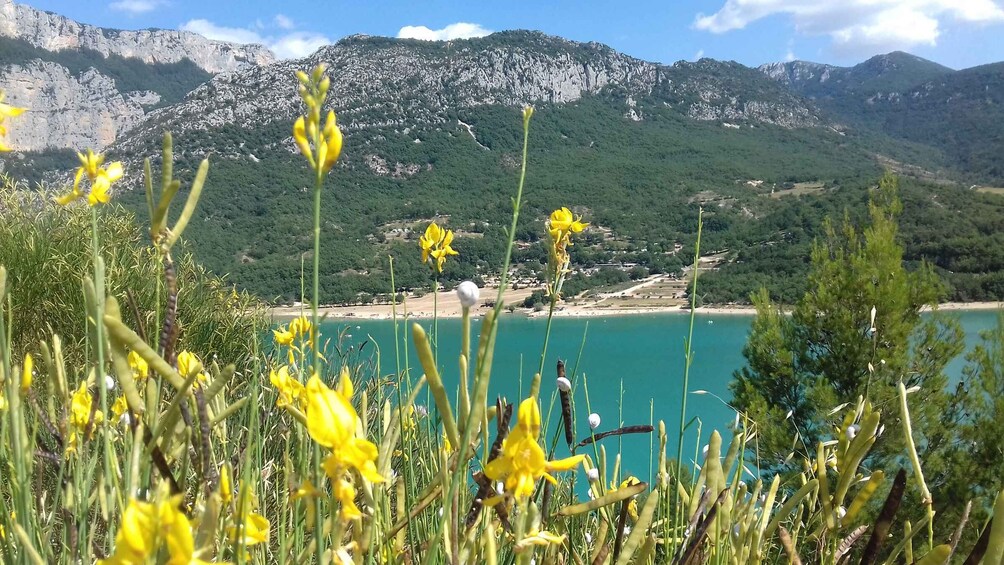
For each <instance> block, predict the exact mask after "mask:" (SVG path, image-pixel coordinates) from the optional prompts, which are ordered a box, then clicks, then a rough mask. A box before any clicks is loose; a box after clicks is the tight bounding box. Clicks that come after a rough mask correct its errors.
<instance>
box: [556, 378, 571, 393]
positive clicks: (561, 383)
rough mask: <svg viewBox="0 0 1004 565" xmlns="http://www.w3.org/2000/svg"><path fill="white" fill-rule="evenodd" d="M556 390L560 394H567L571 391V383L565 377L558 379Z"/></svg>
mask: <svg viewBox="0 0 1004 565" xmlns="http://www.w3.org/2000/svg"><path fill="white" fill-rule="evenodd" d="M557 382H558V390H560V391H561V392H568V391H570V390H572V383H571V381H569V380H568V379H566V378H565V377H558V381H557Z"/></svg>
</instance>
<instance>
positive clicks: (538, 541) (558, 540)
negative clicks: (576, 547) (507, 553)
mask: <svg viewBox="0 0 1004 565" xmlns="http://www.w3.org/2000/svg"><path fill="white" fill-rule="evenodd" d="M562 543H565V536H563V535H562V536H559V535H557V534H553V533H551V532H549V531H547V530H540V529H539V528H538V527H534V528H532V529H531V530H530V531H529V532H527V534H526V537H524V538H523V539H521V540H519V541H518V542H516V551H523V550H525V549H527V548H529V547H531V546H535V545H539V546H544V545H551V544H554V545H561V544H562Z"/></svg>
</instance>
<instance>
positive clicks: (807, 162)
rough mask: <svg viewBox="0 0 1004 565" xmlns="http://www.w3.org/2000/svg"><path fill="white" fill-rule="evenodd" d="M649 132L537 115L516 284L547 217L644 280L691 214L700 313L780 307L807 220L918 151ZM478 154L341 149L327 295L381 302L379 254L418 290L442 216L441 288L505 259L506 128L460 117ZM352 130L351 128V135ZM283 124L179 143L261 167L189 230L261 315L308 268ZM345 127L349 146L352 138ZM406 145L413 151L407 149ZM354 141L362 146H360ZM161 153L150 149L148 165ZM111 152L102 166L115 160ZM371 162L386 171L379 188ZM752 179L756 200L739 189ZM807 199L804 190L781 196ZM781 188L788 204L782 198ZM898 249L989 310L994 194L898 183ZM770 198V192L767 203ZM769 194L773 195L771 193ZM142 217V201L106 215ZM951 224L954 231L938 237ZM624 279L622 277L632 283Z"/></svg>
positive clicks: (248, 170) (662, 266)
mask: <svg viewBox="0 0 1004 565" xmlns="http://www.w3.org/2000/svg"><path fill="white" fill-rule="evenodd" d="M646 107H648V108H651V109H650V110H648V111H647V113H646V116H645V119H644V120H643V121H641V122H630V121H627V120H624V119H623V117H622V115H621V114H622V108H623V106H620V105H619V104H618V101H617V99H616V98H615V97H614V96H613V95H612V94H611V95H610V96H602V95H601V96H595V97H586V98H584V99H582V100H581V101H579V102H577V103H572V104H567V105H562V106H552V105H547V106H543V107H541V108H539V109H538V112H537V114H536V115H535V120H534V125H533V130H532V131H531V138H530V154H529V164H528V180H527V187H528V197H527V200H526V204H525V209H524V213H523V214H522V215H521V217H520V224H519V226H518V228H517V234H516V238H517V241H518V242H521V243H522V245H520V246H519V247H518V248H517V250H516V252H515V253H516V257H515V259H516V261H517V263H518V264H521V265H522V269H523V270H524V272H525V273H526V274H533V273H535V272H539V270H540V269H541V267H542V264H543V263H545V262H546V257H547V256H546V251H545V249H544V247H543V245H542V243H541V242H540V238H541V236H542V234H543V219H544V217H545V216H546V214H547V213H549V211H550V210H552V209H554V208H556V207H560V206H564V205H568V206H571V207H572V208H573V210H575V212H576V213H577V214H582V215H583V216H584V219H585V220H586V221H588V222H590V223H591V224H592V225H593V226H595V228H596V229H592V230H588V231H587V232H586V233H585V234H584V238H583V241H582V242H581V243H579V244H577V245H576V247H575V252H574V253H573V254H572V257H573V262H574V266H575V267H577V268H579V269H591V268H593V267H596V266H597V265H604V264H621V265H623V264H634V265H636V266H637V267H639V268H640V269H644V270H645V271H647V272H649V273H653V274H654V273H667V272H668V273H673V272H677V271H678V270H679V269H680V268H681V266H682V264H683V260H681V257H679V256H677V254H676V253H677V251H676V250H677V249H679V248H680V246H682V247H683V248H687V247H690V246H691V245H692V243H693V240H694V237H695V235H696V228H697V223H696V217H697V210H698V209H699V208H703V209H704V211H705V212H704V217H705V225H704V244H703V245H704V249H706V250H707V252H708V253H725V254H726V256H727V257H728V258H729V260H730V261H729V262H728V263H727V264H726V265H724V266H723V267H722V268H721V269H720V270H719V271H717V272H713V273H710V274H709V275H708V276H706V277H705V279H704V282H703V283H702V291H701V298H702V301H703V303H730V302H746V301H748V299H749V294H750V293H751V292H752V291H754V290H756V289H758V288H759V287H760V286H766V287H767V288H768V289H769V290H770V293H771V296H772V297H773V298H774V299H776V300H779V301H783V302H790V301H791V300H792V299H794V298H795V297H797V296H798V295H799V294H800V293H801V292H802V291H803V290H804V289H803V288H802V286H801V285H802V284H804V275H805V271H806V268H807V265H808V259H807V258H808V250H809V246H810V245H811V243H812V241H813V239H814V238H816V237H817V236H819V235H820V233H821V232H820V229H821V224H822V219H823V218H824V217H825V216H827V215H829V216H834V217H839V216H842V215H843V214H845V213H846V214H848V215H849V216H850V217H851V218H853V219H860V218H863V217H864V215H865V214H866V212H867V202H868V195H869V192H870V189H871V188H872V187H873V186H875V185H876V183H877V179H878V178H879V177H880V176H881V174H882V171H883V167H882V165H881V164H880V163H879V162H877V161H876V159H875V157H874V153H873V151H874V148H875V146H876V144H877V143H878V142H879V141H882V142H883V143H884V146H883V147H884V149H887V150H889V151H887V153H889V152H899V154H900V155H902V156H904V157H907V158H908V157H909V156H910V154H911V152H917V151H924V150H923V149H918V148H917V147H915V146H911V145H909V144H905V143H900V142H896V141H894V140H891V139H889V138H882V137H881V136H880V135H879V134H875V133H867V134H863V135H861V136H854V135H844V136H838V135H836V134H834V133H833V132H829V131H826V130H822V129H818V128H813V129H784V128H780V127H772V126H759V127H743V128H741V129H737V130H733V129H727V130H726V129H724V128H722V126H721V125H719V124H717V123H704V122H695V121H694V120H691V119H689V118H686V117H684V116H680V115H679V114H678V113H676V112H673V111H671V110H668V109H666V110H661V109H660V108H659V107H658V106H657V105H655V104H651V105H649V106H646ZM455 117H456V119H457V120H460V121H463V122H464V123H466V124H470V125H471V126H472V131H473V133H474V136H475V137H476V139H474V138H472V136H471V135H470V134H469V133H468V132H467V130H466V128H464V127H461V126H459V125H457V126H455V127H443V128H435V129H433V128H429V129H428V130H420V131H417V132H412V133H411V134H410V135H402V134H400V133H395V132H394V131H392V130H386V131H380V132H377V133H376V134H370V135H368V137H369V138H370V139H367V140H363V139H360V137H361V136H359V135H358V134H357V135H353V134H349V135H348V136H347V138H346V142H345V143H346V147H347V149H346V151H345V153H344V155H343V159H342V161H340V162H339V165H338V167H336V169H335V171H334V172H333V175H332V182H331V184H330V187H329V188H328V189H326V190H325V192H324V194H323V200H324V202H323V204H324V206H323V210H324V214H325V217H324V220H325V222H326V225H327V226H328V227H329V228H330V229H328V230H325V231H324V236H323V237H324V238H325V239H326V240H327V244H326V245H322V253H324V256H323V257H322V262H321V265H322V267H321V268H322V280H321V286H322V299H323V300H324V302H326V303H350V302H359V301H362V302H366V301H369V300H373V299H374V298H377V299H378V298H379V297H380V296H381V295H384V296H386V295H387V294H388V293H389V292H390V290H391V288H390V276H389V272H388V270H387V266H388V256H392V257H394V265H395V271H396V283H397V289H396V290H397V291H401V290H404V289H416V288H428V287H429V286H430V285H431V283H432V279H431V275H430V274H429V272H428V269H427V268H424V267H423V266H422V265H421V264H420V257H419V253H418V247H417V237H418V235H419V233H420V232H421V231H422V230H424V227H425V224H426V223H427V222H429V221H431V220H432V219H434V218H435V219H437V221H439V222H440V223H444V224H445V225H446V226H447V227H449V228H451V229H453V230H455V231H456V233H457V240H456V243H455V247H456V248H457V249H458V250H459V251H460V256H459V257H458V258H457V259H458V260H457V261H451V262H450V264H449V265H448V266H447V268H446V271H445V272H444V273H443V275H442V278H441V281H442V282H443V283H444V284H446V285H447V286H451V285H452V284H455V283H456V282H459V281H461V280H464V279H474V280H480V279H479V277H480V275H481V274H482V273H484V272H486V267H487V266H488V265H492V264H497V262H498V261H499V260H500V259H501V256H502V252H503V247H502V242H503V241H504V240H505V239H506V238H505V237H504V229H505V228H504V220H505V218H506V217H507V216H508V214H509V211H510V210H511V203H510V202H509V197H508V193H509V191H510V190H511V188H512V186H514V185H515V183H516V181H517V177H518V173H519V171H518V167H517V160H516V157H517V152H518V150H519V143H520V132H519V130H518V126H517V124H519V120H518V117H517V112H516V111H515V110H511V109H504V108H499V107H480V108H475V109H471V110H462V111H457V113H456V116H455ZM347 126H348V127H349V128H351V122H347ZM289 127H290V124H288V123H286V122H284V121H276V122H273V123H271V124H269V125H268V126H266V127H264V128H260V129H257V130H253V131H251V130H245V129H243V128H240V127H237V126H225V127H222V128H220V129H217V130H213V131H198V130H197V131H192V132H188V133H182V134H177V135H176V136H175V140H176V146H177V147H178V148H179V151H178V158H179V161H180V163H179V166H178V167H177V169H178V171H179V172H178V174H179V175H184V174H188V175H189V176H190V175H191V174H192V171H193V170H194V168H195V166H196V165H197V162H198V160H200V159H201V158H202V156H203V155H204V154H205V152H207V151H209V150H210V149H211V148H214V147H226V148H235V147H240V148H241V150H240V151H241V153H242V154H251V155H255V156H257V157H255V158H253V159H252V158H246V157H234V156H220V157H215V156H211V157H210V160H211V163H212V164H211V167H210V174H209V180H208V183H207V188H206V191H205V194H204V195H203V201H204V202H205V204H206V205H205V208H204V210H205V212H203V214H204V215H203V217H202V218H201V221H199V222H193V225H192V227H191V232H192V234H193V235H192V236H191V237H190V240H191V241H192V243H191V246H192V249H193V251H194V252H195V253H196V255H197V256H198V257H199V259H200V260H201V261H203V262H204V263H205V264H206V265H207V266H208V267H209V268H210V269H212V270H213V271H215V272H218V273H228V276H229V277H230V278H229V280H230V281H231V282H233V283H235V284H237V285H238V286H239V287H241V288H245V289H248V290H250V291H252V292H254V293H256V294H258V295H259V296H261V297H263V298H265V299H266V300H269V301H272V302H276V303H285V302H290V301H293V300H296V299H298V297H299V289H300V284H299V281H300V275H301V267H302V265H303V262H304V261H307V262H309V253H310V243H311V240H310V234H309V226H307V225H305V224H303V222H302V221H301V220H300V219H301V218H303V217H304V215H305V214H306V213H307V212H308V211H309V207H310V205H311V202H310V198H309V197H308V194H307V193H306V192H305V189H306V187H307V186H308V185H309V182H310V179H309V173H308V171H307V170H306V169H305V168H304V167H303V165H302V163H301V162H300V160H299V159H297V158H296V156H295V155H293V154H290V153H287V152H285V151H276V150H275V143H276V140H280V139H282V138H283V137H285V136H288V135H289V133H288V130H289ZM348 131H351V129H349V130H348ZM416 140H418V141H419V142H418V143H416ZM356 143H359V145H355V144H356ZM156 150H157V145H156V143H155V142H154V140H148V141H147V145H146V146H145V147H144V148H143V152H144V153H149V154H154V153H155V152H156ZM113 156H114V155H113ZM374 156H375V157H378V158H380V159H382V160H383V161H384V162H385V163H387V164H388V168H389V169H391V170H393V169H394V166H395V165H396V164H401V166H402V168H403V167H405V166H408V165H417V166H415V167H413V168H412V173H408V172H405V173H402V174H383V175H379V174H375V173H374V172H373V171H372V170H371V168H370V166H369V165H368V163H367V160H372V159H373V158H374ZM753 180H756V181H763V182H762V183H756V184H757V186H752V185H751V184H750V183H748V182H747V181H753ZM795 183H812V186H816V187H818V188H816V189H813V190H811V191H808V192H804V193H800V191H793V190H791V189H792V187H794V186H796V185H795ZM786 191H791V194H792V195H790V196H783V195H784V194H785V193H786ZM902 192H903V199H904V208H905V211H904V214H903V218H902V223H903V228H902V237H903V240H904V243H905V245H906V249H907V252H906V259H907V261H908V262H909V263H911V264H918V263H919V262H921V261H928V262H930V263H932V264H933V265H934V266H935V267H936V269H937V270H938V272H939V274H940V275H941V276H942V277H943V278H944V279H945V280H946V281H947V282H948V283H949V286H950V292H949V297H950V298H951V299H953V300H986V299H994V298H1000V297H1004V262H1002V261H1004V257H1002V253H1004V252H1002V251H1001V250H1002V249H1004V246H1002V245H1001V244H1000V243H1001V237H1002V236H1001V235H1000V234H999V232H1000V231H1001V230H1000V229H999V228H1000V226H1002V225H1004V198H1002V197H1001V196H1000V195H996V194H988V193H982V192H977V191H973V190H968V189H967V188H963V187H962V186H961V185H959V184H957V183H950V182H940V183H932V182H927V181H921V180H917V179H911V178H909V177H905V178H904V179H903V182H902ZM772 193H773V194H772ZM778 196H780V197H778ZM120 201H121V202H123V203H125V204H126V206H127V207H129V208H131V209H133V210H134V211H136V213H137V214H139V215H142V214H143V213H144V209H145V203H144V202H143V200H142V197H141V195H140V194H139V193H135V192H133V193H126V194H124V195H123V196H122V198H121V199H120ZM944 225H952V226H953V229H952V230H944V229H941V227H940V226H944ZM637 273H638V271H636V272H635V274H637ZM611 280H612V279H611V275H610V273H609V272H606V273H604V274H602V275H600V276H592V277H591V276H587V275H576V276H573V277H572V278H571V279H570V280H569V286H568V287H566V291H567V292H581V291H583V290H586V289H588V288H591V287H595V286H601V285H604V284H609V282H610V281H611Z"/></svg>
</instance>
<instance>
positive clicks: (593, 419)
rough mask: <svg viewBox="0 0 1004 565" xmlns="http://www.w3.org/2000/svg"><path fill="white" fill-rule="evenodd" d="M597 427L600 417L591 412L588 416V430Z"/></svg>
mask: <svg viewBox="0 0 1004 565" xmlns="http://www.w3.org/2000/svg"><path fill="white" fill-rule="evenodd" d="M598 427H600V415H599V414H597V413H596V412H593V413H592V414H590V415H589V429H591V430H595V429H596V428H598Z"/></svg>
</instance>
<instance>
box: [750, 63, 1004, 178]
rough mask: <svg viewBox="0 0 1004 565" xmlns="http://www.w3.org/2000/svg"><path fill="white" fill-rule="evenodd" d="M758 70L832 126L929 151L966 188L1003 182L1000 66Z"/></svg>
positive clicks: (784, 66)
mask: <svg viewBox="0 0 1004 565" xmlns="http://www.w3.org/2000/svg"><path fill="white" fill-rule="evenodd" d="M759 69H760V71H761V72H763V73H764V74H766V75H767V76H769V77H771V78H773V79H774V80H776V81H778V82H779V83H780V84H782V85H784V86H786V87H787V88H789V89H790V90H791V91H792V92H796V93H798V94H801V95H803V96H806V97H809V98H811V99H812V100H813V101H814V102H815V103H816V104H817V105H818V106H819V107H820V108H822V109H823V110H824V111H825V112H827V115H828V116H829V117H830V118H831V119H834V120H837V121H839V122H841V123H844V124H849V125H850V126H852V127H856V128H859V129H864V130H871V131H874V132H880V133H883V134H886V135H889V136H892V137H895V138H898V139H901V140H905V141H909V142H913V143H918V144H923V145H927V146H929V147H931V148H934V149H936V150H938V151H940V152H942V153H944V154H945V156H946V157H947V161H946V162H947V164H948V165H950V166H951V167H953V168H954V169H956V170H957V171H960V172H962V173H963V174H964V175H965V176H966V177H967V178H970V179H971V180H972V182H1000V181H1004V163H1002V157H1001V156H1002V155H1004V64H1001V63H997V64H990V65H983V66H979V67H973V68H970V69H964V70H960V71H953V70H951V69H949V68H947V67H943V66H941V65H938V64H937V63H933V62H931V61H927V60H925V59H921V58H920V57H915V56H913V55H908V54H906V53H900V52H896V53H890V54H887V55H879V56H876V57H873V58H871V59H869V60H868V61H865V62H864V63H861V64H859V65H856V66H854V67H849V68H847V67H833V66H830V65H820V64H817V63H807V62H803V61H792V62H789V63H772V64H769V65H762V66H761V67H759Z"/></svg>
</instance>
